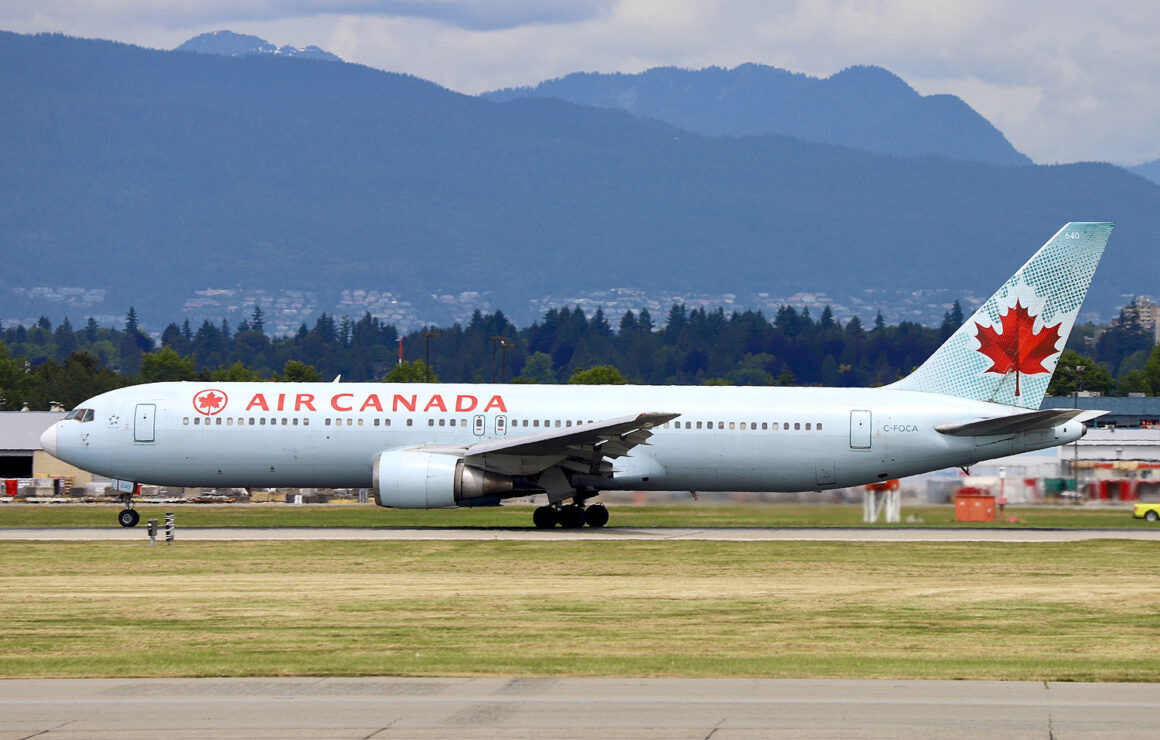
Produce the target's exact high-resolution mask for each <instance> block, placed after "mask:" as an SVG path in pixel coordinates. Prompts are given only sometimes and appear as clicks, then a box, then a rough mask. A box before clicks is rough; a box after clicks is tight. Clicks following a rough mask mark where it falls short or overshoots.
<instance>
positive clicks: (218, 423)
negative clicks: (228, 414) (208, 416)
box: [214, 416, 222, 427]
mask: <svg viewBox="0 0 1160 740" xmlns="http://www.w3.org/2000/svg"><path fill="white" fill-rule="evenodd" d="M214 423H215V424H217V425H218V426H219V427H220V426H221V425H222V418H221V417H220V416H219V417H218V418H217V421H216V422H214Z"/></svg>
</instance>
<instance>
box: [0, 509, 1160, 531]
mask: <svg viewBox="0 0 1160 740" xmlns="http://www.w3.org/2000/svg"><path fill="white" fill-rule="evenodd" d="M118 508H119V507H118V506H116V505H113V504H108V505H102V504H7V505H3V506H0V527H108V526H116V513H117V509H118ZM610 508H611V510H612V518H611V520H610V522H609V524H610V526H619V527H861V526H873V527H884V526H896V527H916V526H917V527H952V526H959V527H962V526H970V527H991V526H994V527H1007V528H1010V527H1040V528H1050V529H1057V528H1059V529H1089V528H1116V529H1123V528H1155V527H1157V526H1158V525H1156V524H1150V523H1148V522H1145V521H1143V520H1142V519H1132V515H1131V511H1132V507H1131V505H1130V504H1123V505H1122V506H1118V507H1115V508H1109V509H1102V508H1101V509H1095V508H1089V507H1082V506H1074V507H1014V508H1012V507H1008V509H1007V512H1006V513H1007V515H1008V516H1015V517H1016V518H1017V520H1018V521H1017V522H1016V523H1014V524H1011V523H1006V522H1003V523H999V522H997V523H995V524H958V523H956V522H955V521H954V508H953V507H951V506H949V505H946V506H904V507H903V509H902V517H903V519H906V518H907V517H908V516H911V515H913V516H915V517H917V518H918V519H919V520H921V521H917V522H913V523H906V522H903V523H902V524H896V525H885V524H881V523H879V524H873V525H864V524H863V523H862V507H861V506H858V505H850V504H714V503H688V504H676V505H674V504H662V505H649V506H630V505H619V506H612V507H610ZM138 511H140V512H141V520H142V521H143V522H144V521H146V520H148V519H157V520H158V521H160V522H163V521H164V520H165V512H166V511H173V512H176V514H177V521H178V523H179V525H180V526H186V527H530V526H531V522H532V507H530V506H500V507H488V508H476V509H443V510H435V511H408V510H400V509H383V508H381V507H378V506H375V505H374V504H366V505H358V504H327V505H311V506H287V505H285V504H254V505H238V504H231V505H221V506H218V505H204V504H187V505H169V506H155V505H147V506H139V507H138Z"/></svg>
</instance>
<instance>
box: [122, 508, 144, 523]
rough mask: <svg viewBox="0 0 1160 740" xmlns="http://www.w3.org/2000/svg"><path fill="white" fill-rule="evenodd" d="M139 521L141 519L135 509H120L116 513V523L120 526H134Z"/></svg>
mask: <svg viewBox="0 0 1160 740" xmlns="http://www.w3.org/2000/svg"><path fill="white" fill-rule="evenodd" d="M139 521H141V515H140V514H138V513H137V511H136V510H135V509H122V510H121V512H120V513H119V514H117V523H118V524H120V525H121V526H122V527H136V526H137V522H139Z"/></svg>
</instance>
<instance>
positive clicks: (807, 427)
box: [806, 421, 810, 432]
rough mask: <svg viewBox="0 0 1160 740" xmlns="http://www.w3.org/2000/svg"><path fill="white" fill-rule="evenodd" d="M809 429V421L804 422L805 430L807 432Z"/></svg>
mask: <svg viewBox="0 0 1160 740" xmlns="http://www.w3.org/2000/svg"><path fill="white" fill-rule="evenodd" d="M809 430H810V423H809V422H808V421H807V422H806V431H807V432H808V431H809Z"/></svg>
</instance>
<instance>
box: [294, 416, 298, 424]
mask: <svg viewBox="0 0 1160 740" xmlns="http://www.w3.org/2000/svg"><path fill="white" fill-rule="evenodd" d="M294 426H298V417H297V416H295V417H294Z"/></svg>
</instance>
